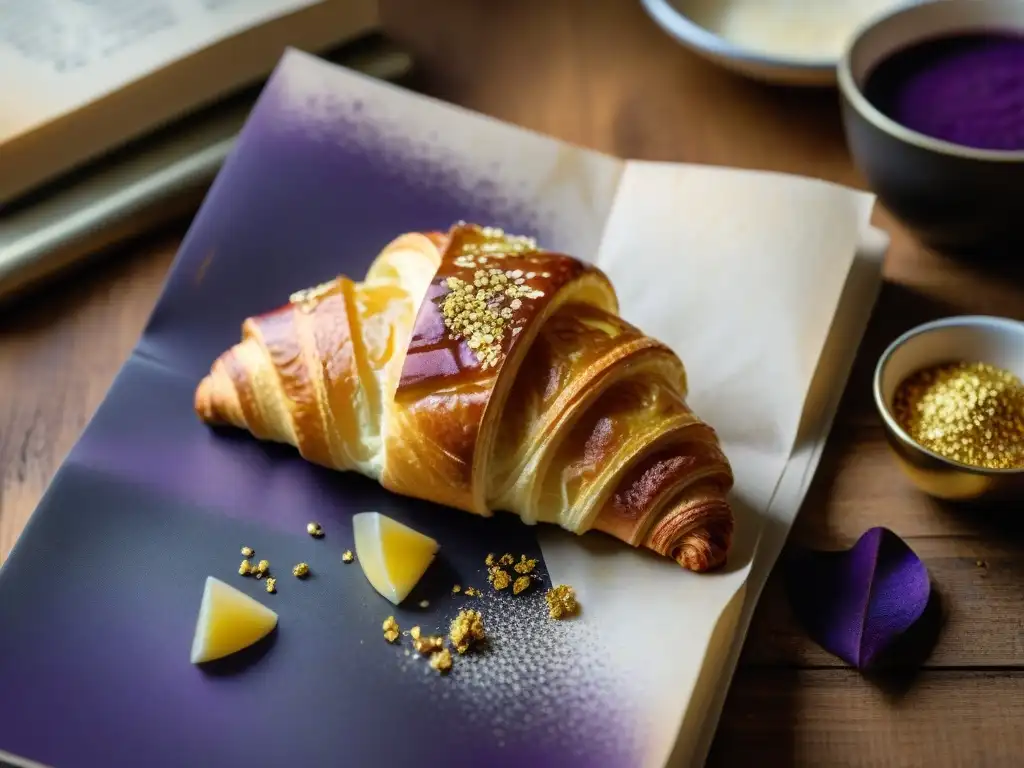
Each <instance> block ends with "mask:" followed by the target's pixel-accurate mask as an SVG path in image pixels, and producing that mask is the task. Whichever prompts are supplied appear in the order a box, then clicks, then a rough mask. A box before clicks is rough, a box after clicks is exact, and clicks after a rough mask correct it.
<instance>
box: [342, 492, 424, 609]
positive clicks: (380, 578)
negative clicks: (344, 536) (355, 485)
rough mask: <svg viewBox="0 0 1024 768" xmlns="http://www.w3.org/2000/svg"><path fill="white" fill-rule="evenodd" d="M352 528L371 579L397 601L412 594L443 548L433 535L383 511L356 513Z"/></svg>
mask: <svg viewBox="0 0 1024 768" xmlns="http://www.w3.org/2000/svg"><path fill="white" fill-rule="evenodd" d="M352 531H353V534H354V536H355V542H356V557H357V558H358V560H359V565H360V566H362V569H363V573H364V574H365V575H366V578H367V580H368V581H369V582H370V584H371V585H372V586H373V588H374V589H375V590H377V591H378V592H379V593H380V594H382V595H383V596H384V597H386V598H387V599H388V600H390V601H391V602H392V603H394V604H395V605H398V604H399V603H400V602H402V601H403V600H404V599H405V598H406V597H407V596H408V595H409V593H410V592H411V591H412V588H413V587H415V586H416V582H418V581H419V580H420V578H421V577H422V576H423V574H424V573H425V572H426V570H427V568H428V567H430V564H431V563H432V562H433V560H434V555H436V554H437V550H438V549H439V546H438V544H437V542H436V541H434V540H433V539H432V538H430V537H429V536H426V535H424V534H422V533H420V532H419V531H416V530H413V529H412V528H410V527H409V526H407V525H403V524H402V523H400V522H398V521H397V520H393V519H391V518H390V517H387V516H386V515H382V514H380V513H379V512H360V513H359V514H358V515H354V516H353V517H352Z"/></svg>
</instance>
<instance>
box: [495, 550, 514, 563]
mask: <svg viewBox="0 0 1024 768" xmlns="http://www.w3.org/2000/svg"><path fill="white" fill-rule="evenodd" d="M515 561H516V559H515V558H514V557H512V555H511V554H509V553H508V552H506V553H505V554H504V555H502V556H501V558H500V559H499V560H498V565H512V563H514V562H515Z"/></svg>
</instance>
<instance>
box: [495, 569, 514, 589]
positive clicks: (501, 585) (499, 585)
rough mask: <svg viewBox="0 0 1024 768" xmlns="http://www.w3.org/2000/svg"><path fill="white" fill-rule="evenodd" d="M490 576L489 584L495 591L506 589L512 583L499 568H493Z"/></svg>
mask: <svg viewBox="0 0 1024 768" xmlns="http://www.w3.org/2000/svg"><path fill="white" fill-rule="evenodd" d="M491 576H492V579H491V583H492V584H494V588H495V589H497V590H502V589H506V588H507V587H508V585H509V584H511V583H512V579H511V577H510V576H509V575H508V574H507V573H505V572H504V571H503V570H501V569H500V568H495V569H494V571H493V573H492V574H491Z"/></svg>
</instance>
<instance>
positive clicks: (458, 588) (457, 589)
mask: <svg viewBox="0 0 1024 768" xmlns="http://www.w3.org/2000/svg"><path fill="white" fill-rule="evenodd" d="M461 591H462V585H461V584H456V585H455V586H454V587H452V594H453V595H457V594H459V592H461Z"/></svg>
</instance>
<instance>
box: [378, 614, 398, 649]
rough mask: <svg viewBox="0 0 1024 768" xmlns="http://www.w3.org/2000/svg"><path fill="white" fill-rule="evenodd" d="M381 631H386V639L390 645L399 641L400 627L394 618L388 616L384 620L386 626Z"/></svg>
mask: <svg viewBox="0 0 1024 768" xmlns="http://www.w3.org/2000/svg"><path fill="white" fill-rule="evenodd" d="M381 629H383V630H384V639H385V640H387V641H388V642H389V643H393V642H395V641H396V640H397V639H398V633H399V627H398V622H397V621H395V617H394V616H388V617H387V618H386V619H384V624H383V625H382V626H381Z"/></svg>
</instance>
